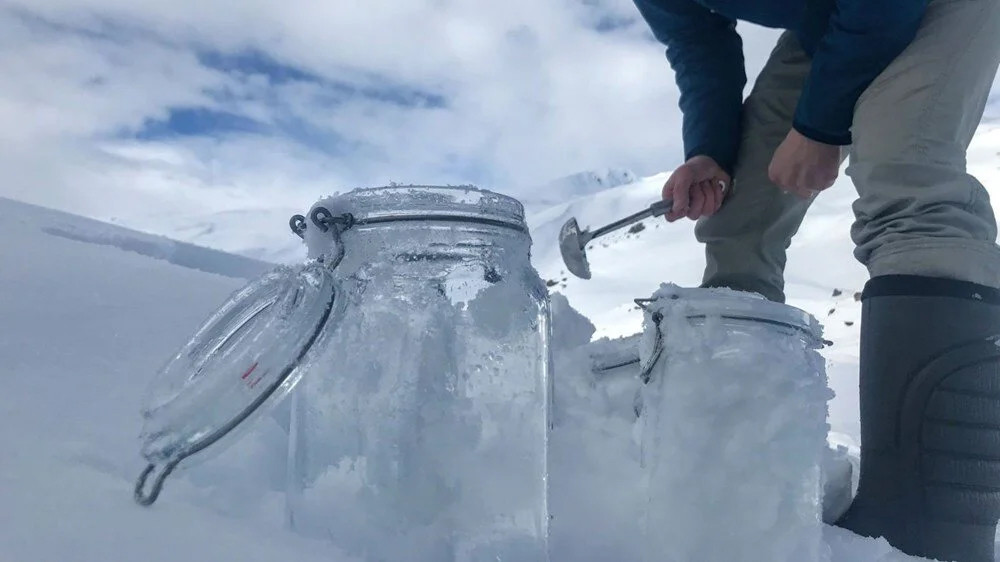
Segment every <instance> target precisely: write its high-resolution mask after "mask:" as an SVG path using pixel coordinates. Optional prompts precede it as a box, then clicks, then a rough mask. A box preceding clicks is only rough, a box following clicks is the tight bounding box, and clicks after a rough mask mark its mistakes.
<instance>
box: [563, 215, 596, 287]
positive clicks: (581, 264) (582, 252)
mask: <svg viewBox="0 0 1000 562" xmlns="http://www.w3.org/2000/svg"><path fill="white" fill-rule="evenodd" d="M585 245H586V242H585V241H584V240H583V239H582V238H581V236H580V225H578V224H577V223H576V219H575V218H572V219H569V220H568V221H566V224H564V225H563V226H562V230H560V231H559V251H560V252H562V259H563V263H565V264H566V269H569V271H570V273H572V274H573V275H576V276H577V277H579V278H581V279H590V263H588V262H587V251H586V249H584V246H585Z"/></svg>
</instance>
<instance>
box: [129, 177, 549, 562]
mask: <svg viewBox="0 0 1000 562" xmlns="http://www.w3.org/2000/svg"><path fill="white" fill-rule="evenodd" d="M310 219H311V220H307V219H306V218H305V217H302V216H296V217H293V219H292V223H291V224H292V227H293V230H294V231H295V232H296V233H298V234H300V235H301V236H303V237H304V238H305V239H306V241H307V243H308V246H309V250H310V256H311V258H313V259H311V260H310V261H309V262H308V263H306V264H304V265H302V266H299V267H296V268H284V267H283V268H278V269H276V270H275V271H273V272H271V273H269V274H268V275H266V276H264V277H262V278H261V279H259V280H257V281H255V282H254V283H251V284H250V285H249V286H247V287H246V288H244V289H242V290H241V291H238V292H237V293H236V294H234V295H233V297H231V298H230V300H229V301H228V302H227V303H225V304H224V305H223V306H222V308H221V309H220V310H219V311H218V312H216V313H215V314H214V315H213V316H212V317H210V318H209V320H208V321H207V322H206V324H205V325H204V326H203V327H202V329H201V330H199V331H198V333H197V334H195V336H194V338H193V339H192V340H191V342H190V343H188V344H187V345H186V346H185V347H184V348H182V349H181V351H180V352H179V353H178V354H177V355H176V356H175V357H174V358H173V359H172V360H171V361H170V362H168V364H167V366H166V367H165V368H164V369H163V370H162V371H161V372H160V375H159V377H158V379H157V380H156V381H154V384H153V386H152V388H151V391H150V393H149V396H148V398H147V401H146V404H145V407H144V412H143V414H144V416H145V418H146V420H145V426H144V429H143V439H144V443H143V449H142V452H143V455H144V456H145V457H146V459H147V460H148V461H149V466H148V467H147V468H146V470H145V471H143V473H142V475H141V476H140V478H139V481H138V482H137V485H136V490H135V497H136V500H137V501H138V502H139V503H141V504H143V505H149V504H151V503H152V502H153V501H155V500H156V497H157V495H158V494H159V493H160V490H161V488H162V485H163V482H164V479H165V478H166V477H167V476H168V475H169V474H170V473H171V472H172V471H173V470H174V469H175V468H176V467H178V466H183V464H182V463H185V462H187V461H188V459H190V458H192V457H193V456H195V455H196V453H200V452H202V451H204V450H206V449H212V450H213V451H215V450H218V449H219V448H221V446H220V445H216V443H231V442H232V441H233V440H234V436H236V435H238V434H239V433H241V432H242V430H243V429H244V428H245V427H246V426H247V425H248V424H247V423H246V422H247V421H248V420H252V419H256V418H258V417H259V416H260V415H261V413H262V412H266V411H268V410H270V409H272V408H273V407H274V406H275V405H276V404H277V403H278V402H279V400H281V399H282V398H283V397H285V396H288V395H289V394H291V395H292V403H291V408H290V409H289V410H290V412H291V419H290V423H289V448H288V455H287V463H288V464H287V479H288V486H287V498H288V501H287V516H288V522H289V524H290V525H291V527H292V528H293V529H295V530H296V531H298V532H300V533H303V534H306V535H309V536H313V537H319V538H323V539H331V540H332V541H333V542H334V543H335V544H336V545H338V546H339V547H340V548H341V549H343V550H345V551H347V552H349V553H352V554H356V555H360V556H362V557H363V558H364V559H365V560H369V561H373V562H375V561H392V562H395V561H399V560H408V561H416V562H424V561H426V562H443V561H461V562H476V561H483V562H485V561H487V560H489V561H498V560H499V561H507V560H509V561H516V562H531V561H544V560H547V549H548V546H547V545H548V505H547V503H548V499H547V478H548V467H547V459H546V451H547V440H548V432H549V416H550V400H551V391H550V385H551V380H550V367H549V365H550V357H549V349H548V341H549V330H550V326H549V307H548V294H547V292H546V289H545V287H544V285H543V283H542V281H541V279H540V278H539V276H538V274H537V273H536V272H535V270H534V269H533V268H532V267H531V264H530V261H529V257H530V246H531V239H530V237H529V236H528V231H527V226H526V225H525V222H524V210H523V207H522V206H521V204H520V203H519V202H517V201H516V200H514V199H512V198H510V197H505V196H502V195H498V194H496V193H491V192H488V191H483V190H479V189H474V188H445V187H388V188H378V189H358V190H354V191H351V192H349V193H346V194H343V195H340V196H336V197H333V198H330V199H327V200H325V201H322V202H320V203H319V204H317V205H316V206H315V207H314V208H313V210H312V212H310ZM293 388H294V392H293ZM203 456H204V455H197V457H199V458H201V457H203ZM150 482H151V484H150ZM150 486H151V488H150V489H151V491H150V492H147V491H146V489H147V487H150Z"/></svg>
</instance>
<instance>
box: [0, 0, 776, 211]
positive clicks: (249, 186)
mask: <svg viewBox="0 0 1000 562" xmlns="http://www.w3.org/2000/svg"><path fill="white" fill-rule="evenodd" d="M6 5H7V6H8V8H7V9H6V10H3V9H0V73H2V74H3V75H4V77H5V80H4V83H5V85H4V87H3V88H2V89H0V119H2V120H3V123H4V125H5V126H4V128H3V129H0V169H3V170H4V178H3V181H2V182H0V195H4V196H13V197H15V198H18V199H23V200H28V201H31V202H36V203H41V204H46V205H50V206H54V207H58V208H66V209H70V210H74V211H76V212H81V213H84V214H88V215H91V216H97V217H100V218H108V217H111V216H115V217H118V218H119V219H121V220H122V221H124V222H126V223H128V224H134V225H139V226H144V227H146V228H150V229H153V230H156V229H158V228H159V227H158V226H157V225H158V224H160V223H162V222H164V221H169V220H172V217H182V216H185V215H192V214H198V213H212V212H221V211H224V210H228V209H234V208H245V207H261V206H269V205H275V206H292V207H295V206H299V205H305V204H307V203H308V202H309V201H312V200H314V199H316V198H317V197H319V196H321V195H323V194H326V193H329V192H332V191H337V190H340V189H345V188H350V187H353V186H356V185H376V184H383V183H386V182H389V181H397V182H428V183H461V182H468V181H474V182H477V183H480V184H481V185H483V186H484V187H490V188H494V189H499V190H502V191H512V192H514V194H517V192H518V186H522V187H523V186H530V185H537V184H542V183H544V182H546V181H547V180H549V179H551V178H553V177H557V176H560V175H564V174H569V173H573V172H576V171H579V170H581V169H586V168H596V167H603V166H625V167H632V168H634V169H635V170H636V171H637V172H639V173H652V172H656V171H660V170H663V169H667V168H670V167H672V166H673V165H675V164H677V163H678V162H679V160H680V157H681V148H680V144H681V143H680V138H679V119H680V116H679V113H678V111H677V109H676V98H677V94H676V89H675V88H674V86H673V77H672V75H671V73H670V71H669V68H668V66H667V63H666V61H665V60H664V58H663V53H662V49H661V48H660V47H659V46H658V45H656V44H654V43H652V42H650V41H649V40H648V36H647V32H646V29H645V23H644V22H642V21H641V19H639V18H638V15H637V14H636V12H635V8H634V6H633V5H632V4H631V2H629V1H628V0H603V1H595V0H590V1H586V2H584V1H580V0H557V1H553V2H535V1H529V0H510V1H508V2H489V3H486V2H480V1H474V0H334V1H328V2H319V1H316V0H286V1H284V2H270V1H265V0H245V1H242V2H230V1H223V0H198V1H177V0H144V1H143V2H134V1H132V0H86V1H82V0H46V1H45V2H44V3H41V2H37V1H36V0H9V1H8V2H7V4H6ZM630 21H631V23H629V22H630ZM595 27H602V28H606V29H610V31H608V32H605V33H602V32H598V31H597V30H596V29H595ZM746 30H747V31H746V37H747V39H746V43H747V50H748V59H749V63H748V65H749V67H750V71H751V74H755V73H756V69H758V68H759V67H760V65H761V64H762V63H763V59H764V56H765V55H766V53H767V52H768V51H769V50H770V46H771V43H773V39H774V37H775V33H774V32H773V31H767V30H761V29H759V28H753V27H748V28H746ZM200 51H201V52H203V51H212V52H217V53H222V54H236V53H241V52H248V51H257V52H261V53H265V54H266V55H267V56H269V57H271V58H273V59H274V60H277V61H280V62H282V63H285V64H288V65H292V66H294V67H296V68H299V69H301V70H302V71H304V72H307V73H309V74H311V75H315V76H317V77H319V78H320V79H322V80H323V81H325V82H322V81H321V82H310V81H298V82H296V81H284V82H283V81H276V80H268V79H267V78H266V77H265V76H261V75H257V76H248V75H246V74H245V73H239V72H227V71H226V70H225V69H220V68H217V67H213V66H211V65H206V64H204V62H205V61H204V60H203V59H200V58H199V56H198V54H199V52H200ZM331 82H337V83H343V84H348V85H350V86H352V87H354V88H359V89H362V90H363V89H366V88H368V89H377V90H380V91H383V92H398V91H400V90H401V89H405V90H409V91H414V92H422V93H424V94H427V95H430V96H431V97H432V98H434V97H440V98H441V99H443V100H445V103H444V104H443V106H441V105H440V104H412V105H407V104H399V103H395V102H393V101H392V100H387V99H384V96H383V97H382V98H380V97H379V96H375V97H372V96H360V95H357V96H340V98H338V99H337V100H332V99H331V98H332V97H336V96H333V95H332V94H331V90H330V88H329V83H331ZM220 92H224V93H225V95H219V94H220ZM172 107H205V108H210V109H218V110H225V111H229V112H231V113H236V114H240V115H244V116H247V117H250V118H252V119H254V120H256V121H258V122H260V123H263V124H265V125H267V126H269V127H272V128H270V129H268V130H266V131H265V132H263V133H260V134H246V133H236V132H230V133H221V134H219V135H213V136H210V137H177V138H161V139H157V140H156V141H155V142H150V141H143V140H136V139H134V138H129V137H128V136H122V135H120V134H119V133H121V132H122V131H135V130H138V129H140V128H141V127H142V125H143V123H145V122H147V121H150V120H162V119H164V118H166V117H167V115H168V112H169V109H170V108H172ZM317 139H320V140H317ZM151 209H152V211H151ZM157 217H159V218H157Z"/></svg>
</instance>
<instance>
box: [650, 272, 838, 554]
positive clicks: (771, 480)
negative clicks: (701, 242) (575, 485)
mask: <svg viewBox="0 0 1000 562" xmlns="http://www.w3.org/2000/svg"><path fill="white" fill-rule="evenodd" d="M654 299H655V300H654V301H653V303H651V304H650V305H649V309H648V311H647V313H646V326H645V332H644V337H643V343H642V346H641V347H642V348H641V355H642V357H643V360H650V359H651V355H652V354H653V350H654V349H655V340H656V339H657V337H658V336H657V334H658V333H659V334H661V335H662V338H663V350H664V351H663V353H662V354H660V355H659V359H657V360H656V362H655V364H654V366H653V369H652V371H651V380H650V382H649V384H648V385H646V386H645V387H644V389H643V410H642V419H641V420H640V424H641V442H642V463H643V469H644V474H645V478H646V486H647V489H648V501H647V504H646V510H645V511H646V513H645V518H644V521H643V525H644V539H643V540H644V545H643V547H644V552H645V559H646V560H650V561H654V560H655V561H659V560H699V561H704V562H724V561H725V562H728V561H731V560H768V561H774V562H792V561H795V562H810V561H817V560H823V559H826V557H827V556H828V553H827V552H826V551H825V549H826V547H825V545H824V544H823V542H822V523H821V519H820V515H821V509H822V502H821V497H820V486H821V485H820V466H821V461H822V455H823V452H824V451H825V449H826V435H827V429H828V426H827V423H826V414H827V401H828V400H829V399H830V398H832V393H831V391H830V390H829V389H828V387H827V384H826V375H825V370H824V363H823V360H822V357H821V356H820V355H819V354H818V353H817V351H816V349H817V348H818V347H819V345H820V343H819V342H820V341H821V340H820V339H819V338H820V333H819V327H818V324H817V323H816V322H815V320H813V319H812V318H811V317H809V316H808V315H807V314H806V313H804V312H801V311H798V310H797V309H794V308H792V307H790V306H786V305H782V304H777V303H773V302H770V301H767V300H764V299H763V298H759V297H756V296H754V295H748V294H743V293H735V292H732V291H727V290H716V289H680V288H678V287H675V286H667V285H664V286H663V288H661V289H660V291H658V292H657V293H656V295H654ZM656 313H659V314H661V315H662V320H661V321H660V322H659V327H657V326H656V325H655V323H654V321H653V315H654V314H656Z"/></svg>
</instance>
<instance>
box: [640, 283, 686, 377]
mask: <svg viewBox="0 0 1000 562" xmlns="http://www.w3.org/2000/svg"><path fill="white" fill-rule="evenodd" d="M673 297H676V295H673ZM634 302H635V304H636V306H638V307H639V308H641V309H643V310H644V311H646V312H649V308H648V307H649V303H651V302H653V299H635V301H634ZM650 319H651V320H652V321H653V325H654V326H655V327H656V341H655V342H653V351H652V353H650V355H649V359H648V360H646V362H645V363H640V364H639V380H641V381H642V383H643V384H648V383H649V380H650V379H651V378H652V372H653V367H654V366H655V365H656V362H657V361H659V360H660V356H661V355H663V329H662V328H661V326H660V324H661V323H662V322H663V313H662V312H660V311H658V310H657V311H656V312H654V313H653V314H652V315H651V316H650Z"/></svg>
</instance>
